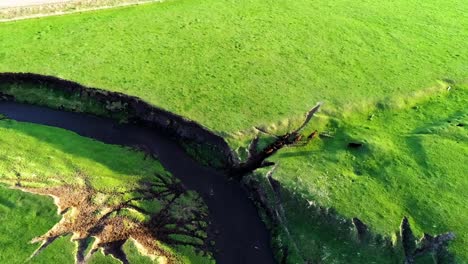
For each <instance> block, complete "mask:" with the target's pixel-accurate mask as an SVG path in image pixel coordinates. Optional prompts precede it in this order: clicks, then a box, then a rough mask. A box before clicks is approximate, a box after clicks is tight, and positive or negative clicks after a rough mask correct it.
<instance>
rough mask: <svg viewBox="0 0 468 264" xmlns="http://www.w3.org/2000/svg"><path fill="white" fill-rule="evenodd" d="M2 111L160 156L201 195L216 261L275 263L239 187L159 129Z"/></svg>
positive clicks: (12, 107)
mask: <svg viewBox="0 0 468 264" xmlns="http://www.w3.org/2000/svg"><path fill="white" fill-rule="evenodd" d="M101 92H102V91H100V92H98V94H99V93H101ZM130 98H131V97H130ZM135 104H136V105H135V106H138V105H139V104H137V103H136V102H135ZM0 113H2V114H5V115H6V116H8V117H9V118H12V119H15V120H18V121H26V122H32V123H38V124H44V125H49V126H55V127H60V128H64V129H67V130H71V131H74V132H76V133H78V134H80V135H82V136H87V137H91V138H94V139H97V140H100V141H103V142H105V143H110V144H119V145H126V146H131V147H135V146H141V147H143V148H144V149H145V150H146V151H148V152H150V153H151V154H154V155H156V156H157V157H158V159H159V160H160V161H161V163H162V164H163V166H164V167H165V168H166V169H167V170H168V171H170V172H171V173H172V174H173V175H174V176H175V177H177V178H179V179H180V180H181V181H182V182H183V184H184V185H185V186H186V187H187V188H188V189H191V190H195V191H197V192H198V193H199V194H200V196H201V197H202V198H203V200H204V202H205V203H206V204H207V206H208V209H209V220H210V222H211V229H212V233H215V234H216V235H215V237H214V240H215V242H216V251H215V252H214V256H215V259H216V261H217V263H274V262H275V260H274V258H273V252H272V250H271V248H270V234H269V232H268V230H267V228H266V227H265V225H264V223H263V222H262V221H261V219H260V217H259V215H258V212H257V208H256V207H255V206H254V204H253V202H252V201H251V200H250V199H249V198H248V197H247V195H246V192H245V190H244V189H242V187H241V186H240V184H239V183H238V182H236V181H232V180H229V179H228V178H227V177H226V175H223V173H221V172H219V171H216V170H214V169H212V168H208V167H204V166H201V165H200V164H199V163H198V162H196V161H195V160H193V159H192V158H191V157H189V156H188V155H187V154H186V153H185V151H184V150H183V149H182V148H181V147H180V146H179V145H178V144H177V143H176V142H174V141H173V140H170V139H169V138H168V137H167V136H166V135H164V134H162V133H161V132H158V131H160V130H158V129H154V128H150V127H144V126H139V125H136V124H119V123H118V122H116V121H114V120H112V119H108V118H101V117H96V116H91V115H87V114H81V113H72V112H65V111H59V110H53V109H49V108H44V107H38V106H31V105H25V104H18V103H13V102H2V103H0ZM182 121H183V120H182ZM142 122H144V120H142ZM187 122H189V121H187ZM153 127H155V124H153ZM172 128H174V127H172ZM201 129H202V128H201ZM172 131H174V130H172ZM175 131H177V130H175Z"/></svg>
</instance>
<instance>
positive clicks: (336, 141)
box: [271, 86, 468, 263]
mask: <svg viewBox="0 0 468 264" xmlns="http://www.w3.org/2000/svg"><path fill="white" fill-rule="evenodd" d="M410 101H411V102H410V103H408V104H406V105H404V106H401V107H399V108H397V107H384V106H382V105H381V107H376V108H368V109H367V113H362V114H354V115H349V116H347V117H346V118H345V119H338V118H333V119H328V118H327V117H325V116H319V117H318V119H317V120H318V122H316V123H315V124H313V125H311V127H310V128H309V129H310V130H313V129H315V128H318V129H319V130H321V131H322V133H327V134H330V135H332V136H333V137H332V138H328V137H323V138H320V139H316V140H314V141H312V143H310V144H309V145H307V146H298V147H291V148H288V149H284V150H282V151H280V152H279V153H278V154H277V155H275V156H274V157H273V158H272V159H271V160H272V161H274V162H277V163H278V168H277V170H276V172H275V174H274V176H275V178H276V179H278V180H279V181H280V182H281V183H282V186H284V187H285V189H287V190H288V191H289V192H290V193H293V194H294V195H292V194H290V196H293V197H294V196H295V197H298V198H299V199H302V200H303V201H306V200H307V201H311V202H316V203H318V204H319V205H322V206H325V207H332V208H334V209H336V210H337V211H338V212H339V213H340V214H341V215H342V216H343V217H345V218H348V219H350V218H352V217H358V218H359V219H361V220H362V221H364V222H365V223H366V224H368V225H369V226H370V228H371V230H372V231H373V232H374V233H379V234H383V235H386V236H388V237H391V236H392V234H395V233H398V232H399V225H400V222H401V220H402V218H403V216H408V217H409V218H410V220H411V223H412V227H413V229H414V230H416V231H417V235H418V237H420V236H422V232H426V233H429V234H432V235H435V234H440V233H445V232H448V231H453V232H454V233H455V234H456V236H457V237H456V239H455V241H454V242H453V243H452V244H451V246H450V250H451V252H453V253H455V254H456V255H457V256H458V262H457V263H465V262H467V261H468V252H467V251H466V248H467V246H468V236H467V234H468V229H467V226H466V224H465V222H466V219H468V206H467V204H466V201H467V200H468V195H467V193H466V190H467V189H468V180H467V178H466V177H464V175H465V174H466V169H467V165H466V164H467V163H468V156H467V155H466V153H468V131H467V129H466V125H467V123H468V110H467V109H466V105H467V104H468V89H467V87H466V86H456V87H452V89H451V90H450V91H447V90H445V89H444V90H441V91H439V92H438V93H435V94H432V95H430V96H426V97H424V98H419V99H416V100H410ZM349 142H362V143H363V144H364V145H363V146H362V147H361V148H358V149H352V148H349V147H348V145H347V144H348V143H349ZM296 199H297V198H296ZM289 200H290V199H286V202H285V203H286V207H287V210H286V211H287V212H288V213H287V215H288V217H287V218H290V220H289V228H290V229H291V230H292V231H291V232H292V233H294V234H295V235H294V236H293V237H295V238H296V239H298V240H296V241H295V242H296V243H297V244H298V245H300V247H303V249H304V250H303V251H302V252H303V254H304V255H305V256H308V257H311V256H312V254H313V251H311V250H308V248H309V247H311V246H312V245H315V244H314V243H317V241H319V243H320V242H323V241H327V239H326V238H327V237H328V236H330V232H331V231H330V232H325V233H324V234H322V236H320V232H317V231H314V230H315V229H318V228H319V227H317V226H320V224H314V223H311V221H309V220H310V219H311V218H312V217H311V216H310V214H308V213H305V212H304V210H305V208H304V206H305V205H306V204H307V203H305V202H304V203H302V204H299V205H301V206H302V207H299V205H297V204H298V203H294V202H291V201H289ZM298 212H302V213H298ZM319 230H320V229H319ZM304 234H318V235H317V236H318V239H315V240H314V239H311V238H312V235H310V236H308V235H304ZM323 243H324V244H325V245H327V244H326V243H325V242H323ZM338 248H339V247H338ZM350 252H355V249H354V248H353V247H351V248H348V252H347V253H348V255H349V254H350ZM335 257H336V256H335ZM357 260H358V259H356V261H357ZM347 262H349V261H347ZM377 263H381V262H379V261H378V262H377Z"/></svg>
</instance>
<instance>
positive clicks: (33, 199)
mask: <svg viewBox="0 0 468 264" xmlns="http://www.w3.org/2000/svg"><path fill="white" fill-rule="evenodd" d="M0 146H1V149H0V175H1V177H0V182H4V183H6V184H7V185H6V186H8V185H12V184H13V183H14V182H15V181H16V179H17V177H18V176H17V175H18V174H19V175H20V178H21V181H22V184H23V186H24V185H26V186H35V187H42V186H49V187H50V186H54V185H62V184H64V183H67V184H83V183H82V180H81V178H80V177H78V176H77V174H79V175H86V179H87V180H89V182H90V184H91V186H92V187H93V189H95V190H98V191H99V192H100V193H106V192H109V191H121V192H125V191H128V190H129V189H130V188H133V187H132V186H133V184H136V183H137V182H138V181H140V180H151V178H152V177H153V176H152V175H154V173H155V172H158V173H162V174H167V172H165V170H164V168H163V167H162V166H161V164H160V163H159V162H155V161H153V160H151V159H148V160H144V159H143V154H141V153H136V152H134V151H130V150H127V149H124V148H121V147H118V146H112V145H106V144H103V143H100V142H96V141H94V140H90V139H87V138H83V137H80V136H78V135H76V134H74V133H71V132H67V131H64V130H62V129H56V128H51V127H45V126H40V125H33V124H28V123H18V122H14V121H10V120H3V121H0ZM6 186H4V185H0V188H1V193H0V221H1V222H2V225H1V227H0V237H1V238H2V239H0V241H1V242H0V245H2V244H3V245H8V246H4V247H2V250H1V254H0V262H5V261H7V260H8V262H9V263H11V261H13V262H18V263H23V262H24V260H26V259H27V258H28V257H29V256H30V255H31V254H32V253H33V252H34V250H35V249H36V248H37V247H38V245H37V244H29V241H31V239H32V238H34V237H37V236H39V235H42V234H44V233H45V231H46V230H48V229H50V228H51V227H52V226H53V225H54V224H55V223H57V222H58V221H59V220H60V217H59V216H58V215H57V209H56V207H55V206H54V205H53V203H52V199H50V198H47V197H44V196H37V195H32V194H28V193H24V192H21V191H19V190H11V189H8V188H7V187H6ZM115 199H119V198H118V197H117V196H116V198H115ZM130 248H131V247H130ZM74 251H75V245H74V244H73V243H71V242H69V237H63V238H60V239H59V242H54V243H53V244H52V245H51V246H50V247H49V248H47V249H45V250H44V251H43V252H42V253H41V254H39V255H38V256H37V257H36V258H34V259H33V262H34V263H51V262H53V263H71V262H73V259H74ZM59 252H60V253H59ZM177 254H180V255H181V256H182V257H184V256H187V257H185V258H189V259H187V261H189V262H190V260H193V261H195V262H196V263H204V262H203V261H206V262H207V263H208V260H207V259H203V258H202V257H200V256H197V255H196V254H194V253H193V249H192V250H190V249H187V248H184V249H180V251H179V250H177ZM129 258H130V259H137V260H140V261H141V259H142V257H141V256H138V253H137V252H136V251H135V250H130V251H129ZM2 260H3V261H2ZM92 263H114V261H113V260H112V258H111V257H104V256H103V255H102V254H101V253H98V254H96V256H94V257H93V261H92Z"/></svg>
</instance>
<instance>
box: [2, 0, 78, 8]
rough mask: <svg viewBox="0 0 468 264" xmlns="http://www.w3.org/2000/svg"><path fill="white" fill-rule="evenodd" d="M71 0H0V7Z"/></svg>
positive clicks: (68, 0)
mask: <svg viewBox="0 0 468 264" xmlns="http://www.w3.org/2000/svg"><path fill="white" fill-rule="evenodd" d="M70 1H71V0H2V1H0V8H9V7H20V6H33V5H46V4H56V3H65V2H70Z"/></svg>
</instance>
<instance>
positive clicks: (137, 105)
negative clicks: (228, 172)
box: [0, 73, 237, 169]
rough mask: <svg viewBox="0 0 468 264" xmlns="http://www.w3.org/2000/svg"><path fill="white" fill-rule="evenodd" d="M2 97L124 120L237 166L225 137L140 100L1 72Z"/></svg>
mask: <svg viewBox="0 0 468 264" xmlns="http://www.w3.org/2000/svg"><path fill="white" fill-rule="evenodd" d="M31 87H32V88H31ZM28 89H31V90H35V91H36V94H35V96H31V92H30V93H29V94H28V93H27V92H26V93H25V91H26V90H28ZM53 93H56V94H53ZM0 95H2V96H3V97H7V99H8V100H13V101H18V102H25V103H30V104H39V105H44V106H48V107H53V108H54V107H55V108H58V109H60V110H62V109H64V110H68V111H76V112H85V113H92V114H96V115H99V116H104V117H113V118H119V119H125V121H127V122H129V123H134V124H140V125H144V126H148V127H153V128H157V129H158V130H160V131H163V133H165V134H166V135H168V136H171V137H172V138H173V139H176V140H177V141H178V142H179V143H182V145H183V146H185V147H186V148H188V149H189V150H190V152H189V153H191V154H193V156H196V158H197V159H199V160H200V161H202V162H204V163H206V164H208V165H210V166H212V167H217V168H223V169H229V168H231V167H232V166H234V165H235V164H236V163H237V158H236V157H235V154H233V152H232V151H231V149H230V148H229V146H228V144H227V143H226V141H225V140H224V139H223V138H222V137H220V136H218V135H216V133H214V132H213V131H210V130H209V129H208V128H206V127H204V126H202V125H200V124H198V123H196V122H194V121H191V120H188V119H186V118H184V117H182V116H179V115H177V114H173V113H171V112H169V111H166V110H164V109H161V108H158V107H156V106H153V105H151V104H149V103H147V102H145V101H144V100H142V99H140V98H138V97H134V96H129V95H126V94H122V93H118V92H111V91H106V90H102V89H98V88H92V87H87V86H84V85H81V84H79V83H76V82H73V81H68V80H63V79H60V78H57V77H53V76H46V75H40V74H34V73H0ZM21 95H23V96H21ZM53 96H59V97H65V98H67V100H68V101H70V103H68V104H67V103H64V104H60V105H57V104H55V105H54V104H52V103H51V102H50V98H51V97H53ZM74 102H87V106H86V107H81V108H80V107H76V104H74ZM82 108H85V109H82Z"/></svg>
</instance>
